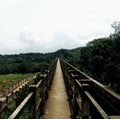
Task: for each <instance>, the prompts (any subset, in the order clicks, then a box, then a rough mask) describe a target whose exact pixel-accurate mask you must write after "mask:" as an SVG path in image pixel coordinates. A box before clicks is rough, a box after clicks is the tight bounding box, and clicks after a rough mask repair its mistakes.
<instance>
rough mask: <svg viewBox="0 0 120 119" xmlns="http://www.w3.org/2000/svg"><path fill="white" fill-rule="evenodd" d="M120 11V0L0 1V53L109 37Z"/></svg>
mask: <svg viewBox="0 0 120 119" xmlns="http://www.w3.org/2000/svg"><path fill="white" fill-rule="evenodd" d="M119 11H120V7H119V0H115V1H114V0H99V1H97V0H90V1H89V0H34V1H33V0H0V19H1V22H0V44H2V46H1V47H0V54H1V53H2V54H9V53H20V52H32V51H33V52H49V51H55V50H57V49H59V48H73V47H78V46H82V45H85V44H86V43H87V42H88V41H90V40H92V39H93V38H98V37H104V36H108V35H109V34H110V33H111V32H112V29H111V26H110V25H111V23H112V22H114V21H116V20H119V19H120V14H119ZM66 44H67V45H66ZM7 49H8V50H7Z"/></svg>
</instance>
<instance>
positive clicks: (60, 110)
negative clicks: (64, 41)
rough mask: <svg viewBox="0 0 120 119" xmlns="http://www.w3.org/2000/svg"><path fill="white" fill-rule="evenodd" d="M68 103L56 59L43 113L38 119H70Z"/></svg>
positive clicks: (58, 63)
mask: <svg viewBox="0 0 120 119" xmlns="http://www.w3.org/2000/svg"><path fill="white" fill-rule="evenodd" d="M70 115H71V114H70V109H69V103H68V101H67V93H66V91H65V85H64V80H63V74H62V71H61V66H60V62H59V60H58V62H57V67H56V71H55V75H54V79H53V82H52V85H51V90H50V91H49V97H48V100H47V101H46V105H45V114H44V115H43V116H41V117H40V119H70Z"/></svg>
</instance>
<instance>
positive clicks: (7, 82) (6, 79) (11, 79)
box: [0, 74, 32, 91]
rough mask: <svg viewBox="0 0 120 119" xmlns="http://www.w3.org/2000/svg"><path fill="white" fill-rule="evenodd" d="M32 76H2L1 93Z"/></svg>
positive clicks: (0, 82)
mask: <svg viewBox="0 0 120 119" xmlns="http://www.w3.org/2000/svg"><path fill="white" fill-rule="evenodd" d="M31 75H32V74H7V75H0V91H1V90H5V89H7V88H9V87H11V86H12V85H14V84H16V83H17V82H18V81H20V80H23V79H26V78H28V77H30V76H31Z"/></svg>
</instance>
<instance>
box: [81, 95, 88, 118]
mask: <svg viewBox="0 0 120 119" xmlns="http://www.w3.org/2000/svg"><path fill="white" fill-rule="evenodd" d="M81 97H82V103H81V104H82V105H81V106H82V119H89V115H90V114H89V109H90V104H89V101H88V99H87V98H86V96H85V95H84V93H83V94H82V96H81Z"/></svg>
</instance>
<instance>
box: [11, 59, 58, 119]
mask: <svg viewBox="0 0 120 119" xmlns="http://www.w3.org/2000/svg"><path fill="white" fill-rule="evenodd" d="M56 63H57V60H56V61H55V62H54V63H53V65H51V67H50V68H49V70H47V72H46V74H45V75H41V76H39V77H37V78H39V81H38V83H37V84H35V85H30V86H29V87H30V93H29V94H28V95H27V96H26V98H25V99H24V100H23V101H22V102H21V104H20V105H19V106H18V107H17V108H16V110H15V111H14V112H13V113H12V114H11V115H10V116H9V119H18V118H19V117H20V116H21V115H22V112H23V111H24V108H25V107H26V106H27V104H28V103H29V105H30V106H29V115H28V116H29V119H38V118H39V116H40V115H42V114H43V113H44V104H45V100H46V99H47V97H48V91H49V89H50V85H51V83H52V79H53V76H54V72H55V69H56ZM37 80H38V79H37Z"/></svg>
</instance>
